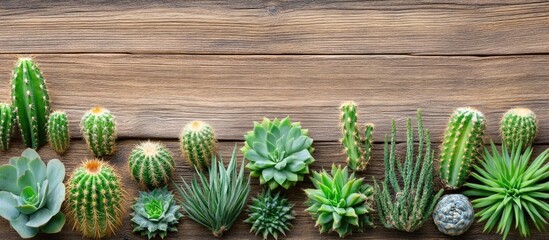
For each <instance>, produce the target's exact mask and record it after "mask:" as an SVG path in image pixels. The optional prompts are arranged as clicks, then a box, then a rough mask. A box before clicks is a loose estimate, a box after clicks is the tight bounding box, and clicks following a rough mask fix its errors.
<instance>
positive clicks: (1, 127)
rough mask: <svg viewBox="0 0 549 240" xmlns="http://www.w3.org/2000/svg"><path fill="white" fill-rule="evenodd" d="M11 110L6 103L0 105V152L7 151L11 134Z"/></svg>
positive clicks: (12, 119)
mask: <svg viewBox="0 0 549 240" xmlns="http://www.w3.org/2000/svg"><path fill="white" fill-rule="evenodd" d="M13 121H14V118H13V108H12V106H11V105H9V104H7V103H0V151H6V150H8V148H9V146H10V140H11V133H12V132H13Z"/></svg>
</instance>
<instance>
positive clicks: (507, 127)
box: [500, 108, 538, 149]
mask: <svg viewBox="0 0 549 240" xmlns="http://www.w3.org/2000/svg"><path fill="white" fill-rule="evenodd" d="M500 131H501V138H502V140H503V142H504V143H505V145H506V146H507V147H509V148H513V147H518V146H519V144H521V143H522V149H526V148H527V147H529V146H531V145H532V143H533V142H534V139H535V138H536V136H537V134H538V122H537V119H536V115H535V114H534V112H532V110H530V109H528V108H513V109H511V110H509V111H507V112H506V113H505V114H504V115H503V118H502V119H501V129H500Z"/></svg>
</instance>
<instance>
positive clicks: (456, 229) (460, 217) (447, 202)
mask: <svg viewBox="0 0 549 240" xmlns="http://www.w3.org/2000/svg"><path fill="white" fill-rule="evenodd" d="M433 220H434V221H435V224H436V225H437V227H438V230H439V231H440V232H442V233H444V234H446V235H450V236H457V235H461V234H463V233H464V232H466V231H467V229H469V227H471V225H472V224H473V221H474V220H475V212H474V210H473V205H471V202H469V199H468V198H467V197H466V196H464V195H462V194H448V195H444V196H442V198H441V199H440V201H439V202H438V203H437V206H436V207H435V211H434V212H433Z"/></svg>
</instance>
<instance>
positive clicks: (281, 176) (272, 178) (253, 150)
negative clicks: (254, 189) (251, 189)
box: [241, 117, 315, 190]
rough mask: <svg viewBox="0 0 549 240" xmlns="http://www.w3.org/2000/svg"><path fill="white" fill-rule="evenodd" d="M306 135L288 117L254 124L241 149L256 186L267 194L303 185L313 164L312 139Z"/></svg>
mask: <svg viewBox="0 0 549 240" xmlns="http://www.w3.org/2000/svg"><path fill="white" fill-rule="evenodd" d="M308 132H309V131H308V130H307V129H302V128H301V124H300V123H299V122H297V123H292V122H291V121H290V117H286V118H284V119H282V120H279V119H277V118H275V119H274V120H273V121H271V120H269V119H267V118H264V119H263V122H261V123H258V122H254V129H253V131H249V132H248V133H247V134H246V135H245V136H244V138H245V140H246V141H245V145H244V147H242V149H241V151H242V153H243V154H244V157H245V158H246V159H248V160H249V161H250V162H249V163H248V164H247V165H246V168H248V169H249V170H250V175H251V176H252V177H259V182H260V184H267V185H268V186H269V188H270V189H271V190H274V189H276V188H278V187H279V186H282V187H283V188H285V189H288V188H290V187H292V186H295V185H296V183H297V182H298V181H303V177H304V175H305V174H308V173H309V165H311V164H312V163H313V162H314V161H315V159H314V158H313V156H312V153H313V150H314V148H313V147H312V144H313V139H312V138H310V137H309V136H308Z"/></svg>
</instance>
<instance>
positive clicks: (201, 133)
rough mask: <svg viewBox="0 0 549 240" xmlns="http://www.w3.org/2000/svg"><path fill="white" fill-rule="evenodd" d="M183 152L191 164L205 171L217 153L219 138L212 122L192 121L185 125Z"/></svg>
mask: <svg viewBox="0 0 549 240" xmlns="http://www.w3.org/2000/svg"><path fill="white" fill-rule="evenodd" d="M179 140H180V144H181V152H182V153H183V157H184V158H185V160H187V162H189V164H191V166H194V167H195V168H196V169H198V170H201V171H205V170H207V169H208V167H210V161H211V160H212V157H214V156H215V153H216V149H217V147H216V145H217V139H216V138H215V132H214V129H213V128H212V126H210V124H207V123H205V122H202V121H192V122H190V123H188V124H187V125H185V127H184V128H183V131H181V137H180V139H179Z"/></svg>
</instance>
